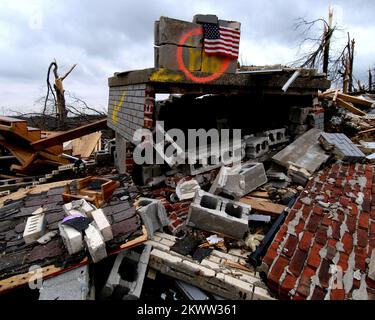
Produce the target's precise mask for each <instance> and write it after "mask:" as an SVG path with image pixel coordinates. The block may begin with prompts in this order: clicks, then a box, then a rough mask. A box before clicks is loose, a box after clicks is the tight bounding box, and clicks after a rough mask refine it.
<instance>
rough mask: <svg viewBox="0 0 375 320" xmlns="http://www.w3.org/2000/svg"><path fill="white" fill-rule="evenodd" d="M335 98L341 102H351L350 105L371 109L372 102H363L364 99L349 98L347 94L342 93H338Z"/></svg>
mask: <svg viewBox="0 0 375 320" xmlns="http://www.w3.org/2000/svg"><path fill="white" fill-rule="evenodd" d="M337 98H339V99H341V100H344V101H346V102H352V103H356V104H360V105H363V106H366V107H369V108H371V107H372V102H371V101H369V100H365V99H362V98H358V97H355V96H350V95H348V94H344V93H341V92H339V93H338V94H337Z"/></svg>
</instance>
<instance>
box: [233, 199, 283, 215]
mask: <svg viewBox="0 0 375 320" xmlns="http://www.w3.org/2000/svg"><path fill="white" fill-rule="evenodd" d="M240 202H242V203H245V204H248V205H250V206H251V209H252V210H254V211H256V212H259V213H262V214H269V215H271V216H279V215H280V214H281V213H282V212H283V211H284V210H285V208H286V206H283V205H281V204H277V203H273V202H270V201H267V200H265V199H259V198H254V197H250V196H246V197H243V198H241V199H240Z"/></svg>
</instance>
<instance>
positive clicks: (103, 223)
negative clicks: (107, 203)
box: [91, 209, 113, 242]
mask: <svg viewBox="0 0 375 320" xmlns="http://www.w3.org/2000/svg"><path fill="white" fill-rule="evenodd" d="M91 216H92V218H93V219H94V222H95V226H96V227H97V228H98V230H99V231H100V233H101V234H102V236H103V239H104V241H105V242H107V241H109V240H112V239H113V234H112V228H111V225H110V223H109V221H108V219H107V217H106V215H105V214H104V212H103V210H102V209H98V210H95V211H93V212H92V213H91Z"/></svg>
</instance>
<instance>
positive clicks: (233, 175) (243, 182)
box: [222, 162, 267, 198]
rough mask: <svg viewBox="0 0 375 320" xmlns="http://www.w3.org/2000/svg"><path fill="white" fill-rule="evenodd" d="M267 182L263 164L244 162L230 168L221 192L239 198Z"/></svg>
mask: <svg viewBox="0 0 375 320" xmlns="http://www.w3.org/2000/svg"><path fill="white" fill-rule="evenodd" d="M266 182H267V176H266V172H265V171H264V166H263V163H256V162H246V163H244V164H242V165H241V166H237V167H233V168H230V169H229V170H228V171H227V172H226V181H225V184H224V186H223V188H222V192H223V193H225V194H228V195H231V196H233V197H234V198H240V197H243V196H244V195H246V194H248V193H250V192H251V191H253V190H255V189H256V188H258V187H260V186H261V185H263V184H265V183H266Z"/></svg>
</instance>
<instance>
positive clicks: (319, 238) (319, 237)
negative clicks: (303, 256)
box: [315, 227, 327, 246]
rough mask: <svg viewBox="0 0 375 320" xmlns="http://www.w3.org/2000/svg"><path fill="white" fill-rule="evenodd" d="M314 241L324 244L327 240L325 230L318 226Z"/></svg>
mask: <svg viewBox="0 0 375 320" xmlns="http://www.w3.org/2000/svg"><path fill="white" fill-rule="evenodd" d="M315 241H316V242H317V243H319V244H321V245H323V246H324V245H325V244H326V242H327V230H326V229H324V228H322V227H320V228H319V229H318V232H317V233H316V234H315Z"/></svg>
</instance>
